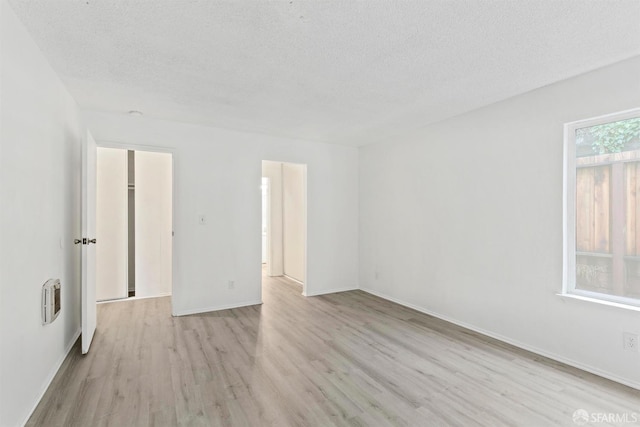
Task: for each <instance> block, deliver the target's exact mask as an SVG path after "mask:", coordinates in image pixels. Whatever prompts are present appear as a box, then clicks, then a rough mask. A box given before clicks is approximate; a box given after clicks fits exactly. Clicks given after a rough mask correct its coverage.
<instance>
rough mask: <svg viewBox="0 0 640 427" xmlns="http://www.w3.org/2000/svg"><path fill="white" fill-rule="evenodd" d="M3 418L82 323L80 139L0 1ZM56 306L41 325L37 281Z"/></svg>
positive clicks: (25, 398)
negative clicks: (53, 289) (56, 285)
mask: <svg viewBox="0 0 640 427" xmlns="http://www.w3.org/2000/svg"><path fill="white" fill-rule="evenodd" d="M0 15H1V18H0V19H1V25H0V40H1V46H0V63H1V66H0V67H1V71H0V74H1V81H0V87H1V91H2V92H1V94H0V100H1V102H2V108H1V113H0V123H1V126H0V150H1V155H0V204H1V208H0V339H1V342H0V346H1V348H0V426H17V425H22V424H23V423H24V422H25V421H26V419H27V417H28V416H29V415H30V413H31V411H32V409H33V408H34V407H35V405H36V404H37V403H38V401H39V399H40V397H41V395H42V393H43V392H44V391H45V389H46V387H47V386H48V384H49V381H50V380H51V379H52V377H53V375H54V374H55V373H56V371H57V368H58V367H59V365H60V363H61V362H62V360H63V358H64V357H65V355H66V353H67V350H68V348H69V347H70V345H71V344H73V342H75V340H76V338H77V337H78V334H79V328H80V285H79V265H80V264H79V260H80V258H79V256H80V247H79V246H75V245H74V244H73V239H74V238H76V237H80V215H79V214H80V152H81V149H80V142H81V139H82V138H84V135H85V131H84V129H83V128H82V127H81V124H80V121H79V115H78V110H77V107H76V103H75V102H74V100H73V99H72V98H71V96H70V95H69V94H68V93H67V91H66V90H65V88H64V87H63V85H62V84H61V82H60V81H59V80H58V78H57V76H56V75H55V73H54V72H53V70H52V69H51V68H50V66H49V64H48V63H47V62H46V61H45V59H44V57H43V56H42V54H41V53H40V50H39V49H38V48H37V47H36V45H35V44H34V42H33V41H32V40H31V37H30V36H29V35H28V33H27V31H26V30H25V28H24V27H23V26H22V24H21V23H20V22H19V21H18V19H17V18H16V16H15V14H14V13H13V11H12V10H11V8H10V6H8V4H7V3H6V1H5V0H0ZM49 278H59V279H60V281H61V284H62V312H61V313H60V315H59V316H58V318H57V319H56V320H55V321H54V322H53V323H52V324H50V325H47V326H43V325H42V324H41V314H40V298H41V287H42V284H43V283H44V282H45V281H46V280H47V279H49Z"/></svg>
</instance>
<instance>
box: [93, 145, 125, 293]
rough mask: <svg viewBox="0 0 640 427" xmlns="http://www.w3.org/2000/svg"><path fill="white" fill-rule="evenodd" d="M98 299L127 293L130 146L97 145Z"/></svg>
mask: <svg viewBox="0 0 640 427" xmlns="http://www.w3.org/2000/svg"><path fill="white" fill-rule="evenodd" d="M96 170H97V173H96V175H97V179H96V182H97V183H96V188H97V191H96V241H97V244H96V300H98V301H103V300H109V299H116V298H125V297H127V288H128V286H127V251H128V243H129V236H128V224H129V218H128V215H127V214H128V211H127V207H128V203H129V201H128V195H127V150H121V149H116V148H103V147H98V149H97V165H96Z"/></svg>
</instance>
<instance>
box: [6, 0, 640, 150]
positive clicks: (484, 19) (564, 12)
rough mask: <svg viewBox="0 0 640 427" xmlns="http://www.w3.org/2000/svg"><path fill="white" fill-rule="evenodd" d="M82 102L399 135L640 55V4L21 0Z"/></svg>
mask: <svg viewBox="0 0 640 427" xmlns="http://www.w3.org/2000/svg"><path fill="white" fill-rule="evenodd" d="M10 4H11V5H12V6H13V9H14V10H15V11H16V13H17V15H18V16H19V18H20V19H21V20H22V21H23V22H24V24H25V25H26V27H27V28H28V30H29V32H30V33H31V34H32V35H33V37H34V39H35V40H36V42H37V44H38V45H39V46H40V48H41V49H42V51H43V52H44V55H45V56H46V57H47V58H48V60H49V61H50V63H51V64H52V66H53V68H54V69H55V70H56V72H57V73H58V74H59V75H60V77H61V79H62V80H63V81H64V83H65V84H66V85H67V87H68V88H69V90H70V92H71V93H72V95H73V96H74V97H75V98H76V100H77V101H78V103H79V104H80V106H81V107H82V108H84V109H91V110H99V111H109V112H118V113H126V112H127V111H129V110H141V111H143V112H144V113H145V116H147V117H156V118H163V119H171V120H178V121H185V122H193V123H201V124H207V125H212V126H217V127H223V128H229V129H238V130H248V131H253V132H260V133H266V134H271V135H279V136H289V137H294V138H299V139H305V140H313V141H323V142H330V143H340V144H347V145H354V146H359V145H364V144H368V143H373V142H378V141H384V140H394V138H398V137H399V136H400V135H402V134H403V132H407V131H409V130H412V129H416V128H420V127H423V126H425V125H427V124H429V123H433V122H435V121H438V120H442V119H444V118H447V117H451V116H454V115H457V114H460V113H462V112H465V111H469V110H471V109H474V108H478V107H481V106H483V105H487V104H490V103H492V102H495V101H498V100H501V99H504V98H507V97H510V96H513V95H516V94H519V93H522V92H526V91H528V90H531V89H534V88H537V87H541V86H544V85H546V84H549V83H553V82H555V81H558V80H561V79H564V78H567V77H570V76H573V75H576V74H579V73H581V72H585V71H589V70H592V69H595V68H598V67H601V66H604V65H607V64H610V63H613V62H616V61H619V60H622V59H625V58H628V57H631V56H635V55H638V54H640V1H637V0H621V1H615V0H588V1H587V0H517V1H516V0H501V1H497V0H421V1H408V0H396V1H349V0H339V1H299V0H294V1H264V0H261V1H255V0H244V1H242V0H238V1H205V0H202V1H195V0H192V1H187V0H180V1H179V0H153V1H151V0H146V1H145V0H139V1H114V0H110V1H108V0H83V1H70V0H56V1H53V0H29V1H26V0H24V1H21V0H10Z"/></svg>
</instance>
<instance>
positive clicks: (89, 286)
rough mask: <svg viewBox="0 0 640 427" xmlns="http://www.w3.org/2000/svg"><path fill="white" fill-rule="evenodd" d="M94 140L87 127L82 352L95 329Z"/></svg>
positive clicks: (83, 182)
mask: <svg viewBox="0 0 640 427" xmlns="http://www.w3.org/2000/svg"><path fill="white" fill-rule="evenodd" d="M96 158H97V149H96V141H95V140H94V139H93V136H92V135H91V133H90V132H89V131H87V137H86V139H85V141H84V143H83V144H82V242H81V243H82V245H81V246H82V354H86V353H88V352H89V346H90V345H91V340H92V339H93V333H94V332H95V330H96V246H95V243H96V240H95V236H96V163H97V162H96Z"/></svg>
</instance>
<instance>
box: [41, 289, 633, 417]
mask: <svg viewBox="0 0 640 427" xmlns="http://www.w3.org/2000/svg"><path fill="white" fill-rule="evenodd" d="M263 289H264V304H263V305H262V306H259V305H258V306H252V307H245V308H238V309H233V310H225V311H219V312H214V313H207V314H202V315H192V316H185V317H176V318H174V317H171V314H170V299H169V298H155V299H146V300H137V301H125V302H117V303H111V304H102V305H99V306H98V329H97V331H96V335H95V338H94V342H93V345H92V348H91V351H90V353H89V354H88V355H86V356H82V355H80V349H79V346H77V345H76V348H74V349H73V350H72V352H71V354H70V355H69V357H68V358H67V360H66V361H65V362H64V365H63V366H62V368H61V370H60V372H59V373H58V375H57V376H56V377H55V379H54V381H53V383H52V384H51V387H50V388H49V390H48V391H47V393H46V394H45V396H44V398H43V399H42V401H41V402H40V404H39V406H38V407H37V409H36V410H35V412H34V414H33V415H32V417H31V419H30V420H29V423H28V425H29V426H35V425H38V426H62V425H64V426H67V425H77V426H118V427H120V426H147V425H152V426H174V425H185V426H186V425H189V426H191V425H193V426H217V425H233V426H262V425H274V426H332V425H338V426H385V425H394V426H440V425H458V426H473V425H483V426H500V425H519V426H548V425H567V426H575V425H576V424H574V422H573V420H572V415H573V413H574V411H576V410H577V409H585V410H587V411H589V412H606V413H621V414H623V413H632V412H634V411H635V412H637V413H640V392H639V391H637V390H633V389H631V388H628V387H625V386H622V385H619V384H616V383H613V382H611V381H608V380H605V379H602V378H599V377H596V376H594V375H591V374H588V373H585V372H582V371H580V370H577V369H574V368H570V367H568V366H565V365H562V364H559V363H556V362H553V361H550V360H548V359H545V358H542V357H539V356H536V355H534V354H531V353H528V352H525V351H522V350H519V349H516V348H514V347H512V346H510V345H507V344H504V343H501V342H499V341H496V340H493V339H490V338H487V337H484V336H481V335H479V334H476V333H473V332H470V331H468V330H465V329H462V328H460V327H457V326H454V325H451V324H449V323H446V322H444V321H441V320H438V319H435V318H433V317H430V316H427V315H424V314H421V313H418V312H416V311H413V310H410V309H407V308H404V307H402V306H399V305H396V304H394V303H391V302H388V301H385V300H382V299H380V298H377V297H374V296H372V295H369V294H367V293H365V292H362V291H353V292H344V293H339V294H333V295H328V296H321V297H311V298H305V297H303V296H301V295H300V291H301V288H300V285H298V284H295V283H293V282H291V281H289V280H286V279H283V278H275V279H266V280H265V282H264V284H263ZM598 425H606V424H604V423H603V424H598Z"/></svg>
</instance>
